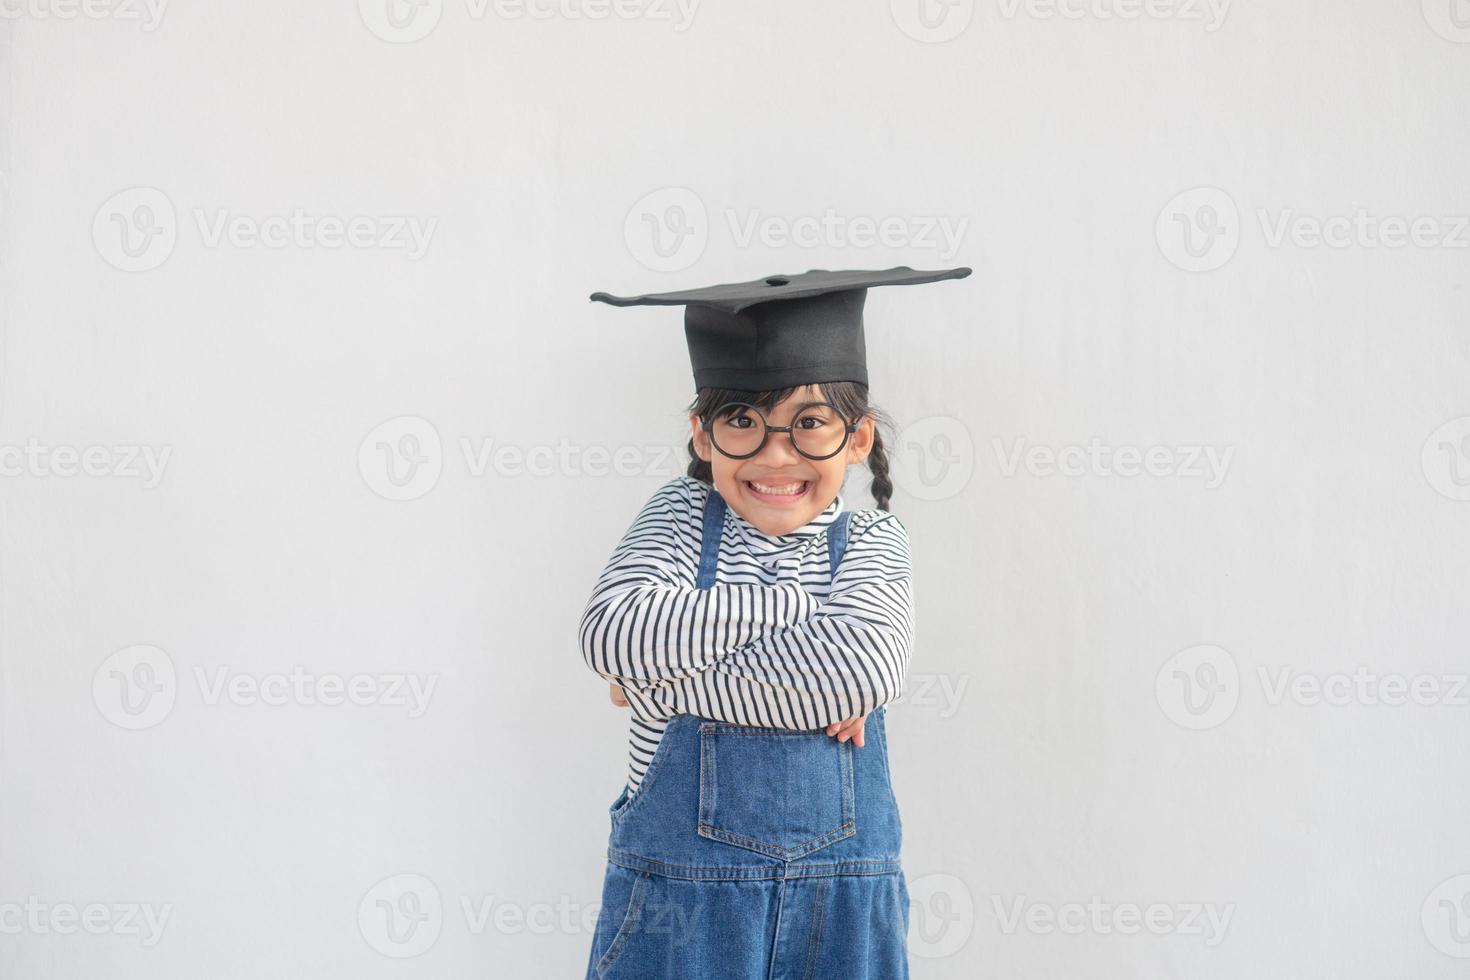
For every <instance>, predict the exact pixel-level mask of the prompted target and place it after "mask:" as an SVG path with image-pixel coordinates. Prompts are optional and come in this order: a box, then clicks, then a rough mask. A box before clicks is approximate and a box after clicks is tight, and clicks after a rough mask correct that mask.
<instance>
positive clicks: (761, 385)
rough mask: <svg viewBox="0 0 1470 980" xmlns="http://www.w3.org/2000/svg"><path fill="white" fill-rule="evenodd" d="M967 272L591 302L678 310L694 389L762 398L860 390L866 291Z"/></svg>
mask: <svg viewBox="0 0 1470 980" xmlns="http://www.w3.org/2000/svg"><path fill="white" fill-rule="evenodd" d="M969 274H970V270H969V269H968V268H965V267H963V266H961V267H960V268H957V269H940V270H936V271H930V270H924V269H910V268H909V267H908V266H906V265H900V266H895V267H894V268H892V269H882V270H869V269H844V270H838V271H829V270H827V269H811V270H809V271H807V272H803V273H800V274H798V275H790V276H785V275H777V276H767V277H765V278H764V279H752V280H751V281H750V282H732V283H723V284H721V285H718V286H705V287H702V288H700V289H685V290H679V291H677V292H672V293H645V294H643V295H642V296H614V295H612V294H611V293H593V294H592V297H591V298H592V299H593V300H596V301H598V302H602V303H609V304H611V305H613V306H682V307H684V337H685V339H686V340H687V341H688V342H689V363H690V365H691V366H692V367H693V368H694V385H695V387H696V388H704V387H707V386H712V387H718V388H734V389H736V390H739V391H769V390H772V389H775V388H785V387H789V386H792V385H803V384H816V383H818V382H822V381H856V382H859V383H861V384H863V385H866V384H867V383H868V364H867V349H866V347H865V345H864V341H863V302H864V301H865V300H866V299H867V295H868V288H869V287H870V286H913V285H918V284H919V283H925V282H935V281H937V280H940V279H963V278H964V277H965V276H968V275H969Z"/></svg>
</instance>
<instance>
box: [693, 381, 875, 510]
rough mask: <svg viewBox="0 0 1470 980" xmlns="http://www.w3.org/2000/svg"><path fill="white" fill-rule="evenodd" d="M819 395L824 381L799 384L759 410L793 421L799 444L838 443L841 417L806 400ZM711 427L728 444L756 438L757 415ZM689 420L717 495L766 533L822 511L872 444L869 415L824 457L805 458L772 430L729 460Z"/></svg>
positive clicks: (775, 419) (777, 422)
mask: <svg viewBox="0 0 1470 980" xmlns="http://www.w3.org/2000/svg"><path fill="white" fill-rule="evenodd" d="M821 400H822V388H821V385H806V386H804V387H801V388H798V389H797V390H796V391H794V392H792V393H791V394H790V395H788V396H787V397H786V398H785V399H784V400H782V401H781V402H780V403H779V404H777V405H776V407H775V408H773V409H770V410H768V411H766V412H765V413H764V414H765V417H766V421H767V422H769V423H770V424H771V425H773V426H783V425H795V426H796V427H797V432H798V435H797V438H798V439H800V440H801V441H802V448H804V449H806V448H809V447H813V446H819V445H821V443H822V441H823V440H824V439H826V438H828V437H829V436H830V437H832V440H833V443H834V444H835V442H837V441H840V438H841V434H840V427H841V425H842V422H843V420H842V419H841V418H838V417H835V416H833V415H832V414H831V411H830V409H827V410H820V409H814V408H812V407H811V406H810V403H811V402H817V401H821ZM711 425H712V426H713V427H715V432H716V435H715V438H716V440H718V441H719V443H720V445H721V446H724V447H725V448H726V449H729V448H731V444H739V443H740V442H741V441H742V440H745V439H749V440H750V442H751V443H752V444H753V443H754V442H756V441H759V438H760V419H759V418H756V417H754V416H753V415H751V414H750V413H748V412H744V411H742V412H737V413H734V414H726V415H720V416H718V417H717V418H714V419H711ZM689 426H690V433H691V436H692V438H693V441H694V450H695V452H696V453H698V454H699V458H700V459H703V460H705V461H707V462H708V463H709V464H710V469H711V470H712V471H713V477H714V484H715V489H716V490H718V491H719V492H720V496H722V497H724V498H725V502H726V503H727V504H729V505H730V507H731V509H733V510H734V511H735V513H737V514H739V515H740V516H741V517H742V518H744V519H745V520H746V521H747V522H748V523H749V524H751V525H752V526H753V527H755V528H756V530H758V531H761V532H763V533H765V534H771V535H781V534H789V533H790V532H792V531H794V530H796V529H797V528H799V527H801V526H802V525H803V524H806V523H808V522H809V521H811V519H812V518H814V517H816V516H817V515H818V514H820V513H821V512H822V511H823V510H825V509H826V507H827V505H828V504H830V503H831V502H832V500H833V499H834V498H835V497H836V496H837V494H838V492H839V491H841V489H842V481H843V477H844V476H845V475H846V473H847V467H848V466H850V465H852V464H853V463H861V462H863V461H864V460H866V459H867V458H868V453H869V452H870V451H871V450H872V448H873V417H872V416H871V415H866V416H864V417H863V418H862V420H861V421H860V422H859V423H858V426H857V428H856V429H855V430H853V432H852V434H851V435H850V436H849V437H848V440H847V445H845V446H844V447H843V448H842V450H841V451H840V452H838V453H837V454H835V455H833V456H831V457H829V458H828V459H810V458H808V457H806V456H803V455H802V454H801V453H799V452H797V451H796V447H795V446H794V445H792V441H791V436H790V435H788V434H787V433H785V432H774V433H772V434H771V436H770V438H768V439H767V440H766V444H765V445H764V446H762V447H761V450H760V452H758V453H756V454H755V455H754V456H750V457H748V458H746V459H731V458H730V457H729V456H726V455H725V454H724V453H722V452H720V451H719V450H718V449H716V448H715V447H714V446H713V445H712V444H711V442H710V434H709V433H708V432H706V431H705V430H704V428H703V427H702V426H701V425H700V424H699V418H698V416H693V415H691V416H690V418H689ZM751 433H753V434H754V438H751V436H750V434H751ZM741 451H744V450H743V449H742V450H741Z"/></svg>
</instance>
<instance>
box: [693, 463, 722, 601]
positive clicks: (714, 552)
mask: <svg viewBox="0 0 1470 980" xmlns="http://www.w3.org/2000/svg"><path fill="white" fill-rule="evenodd" d="M724 529H725V498H724V497H721V496H720V492H719V491H718V490H716V489H715V488H714V487H710V488H709V497H708V498H707V499H706V500H705V502H704V544H703V546H702V547H701V548H700V552H699V577H698V578H697V579H696V581H695V583H694V584H695V586H696V587H697V588H701V589H707V588H709V587H710V586H712V585H714V584H715V565H716V564H717V563H718V562H719V560H720V534H721V533H722V532H723V531H724Z"/></svg>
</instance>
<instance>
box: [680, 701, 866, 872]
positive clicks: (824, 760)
mask: <svg viewBox="0 0 1470 980" xmlns="http://www.w3.org/2000/svg"><path fill="white" fill-rule="evenodd" d="M852 752H853V746H852V742H851V741H847V742H839V741H837V739H835V738H833V737H832V736H831V735H827V734H825V733H824V732H820V731H819V732H796V731H789V730H787V729H784V728H768V727H754V726H746V725H733V724H726V723H723V722H706V723H704V724H701V725H700V726H699V825H698V833H699V836H701V837H706V838H709V839H710V840H717V841H721V842H723V843H726V844H733V845H734V846H736V847H744V848H747V849H748V850H752V851H755V852H757V853H759V854H764V855H766V856H768V857H773V858H778V859H780V860H783V861H793V860H796V859H797V858H801V857H805V856H806V855H808V854H811V853H812V852H813V851H816V850H819V849H821V848H823V847H826V846H827V845H828V844H831V843H834V842H835V841H839V840H842V839H843V838H846V837H851V836H852V835H853V834H855V833H857V822H856V818H855V814H856V810H857V807H856V800H855V796H856V791H855V789H854V786H853V772H852Z"/></svg>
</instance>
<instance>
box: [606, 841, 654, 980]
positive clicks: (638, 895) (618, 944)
mask: <svg viewBox="0 0 1470 980" xmlns="http://www.w3.org/2000/svg"><path fill="white" fill-rule="evenodd" d="M628 875H631V876H632V885H631V887H630V888H629V890H628V893H627V899H626V900H625V901H619V900H618V899H620V898H621V890H620V889H615V887H614V886H615V885H617V884H618V883H619V882H618V879H619V878H620V877H624V876H628ZM647 888H648V876H647V875H646V874H641V873H635V872H628V871H625V870H624V869H621V868H619V869H616V870H613V869H609V875H608V886H607V887H605V888H604V890H603V891H604V894H603V898H604V903H605V904H604V905H603V907H602V911H601V912H600V913H598V916H599V919H598V927H597V936H598V939H599V940H601V939H602V937H603V936H605V935H607V933H608V932H610V931H612V929H613V924H614V923H617V931H616V932H613V934H612V938H611V939H610V940H609V941H608V944H607V948H606V949H605V950H604V952H603V953H602V955H601V956H600V957H599V958H598V960H597V965H596V968H595V969H596V972H597V975H598V976H599V977H606V976H607V973H608V971H609V970H611V969H612V968H613V964H614V963H616V962H617V959H618V956H619V955H620V954H621V953H622V952H623V948H624V947H625V946H627V945H628V940H629V939H631V938H632V937H633V935H634V933H636V932H638V925H639V921H640V919H641V917H642V914H643V895H644V892H645V891H646V890H647ZM609 899H611V901H610V902H609Z"/></svg>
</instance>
